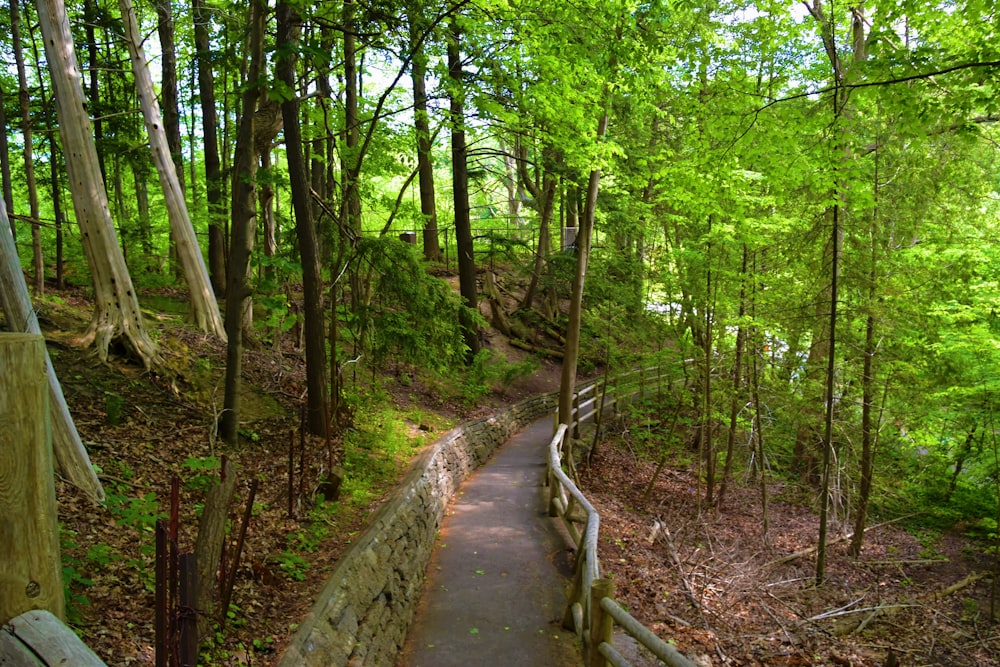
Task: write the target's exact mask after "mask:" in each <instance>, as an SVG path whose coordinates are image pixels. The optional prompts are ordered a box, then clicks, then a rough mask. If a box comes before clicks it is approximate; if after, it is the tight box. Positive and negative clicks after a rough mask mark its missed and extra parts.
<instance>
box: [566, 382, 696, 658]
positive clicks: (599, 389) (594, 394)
mask: <svg viewBox="0 0 1000 667" xmlns="http://www.w3.org/2000/svg"><path fill="white" fill-rule="evenodd" d="M672 381H673V380H672V378H670V377H669V375H668V373H667V371H665V370H664V369H663V367H660V366H654V367H649V368H643V369H638V370H635V371H631V372H629V373H626V374H623V375H619V376H616V377H615V378H612V379H608V380H598V381H595V382H592V383H589V384H587V385H584V386H583V387H581V388H579V389H578V391H577V392H576V395H575V396H574V399H573V409H572V411H571V415H570V420H569V423H568V424H558V426H557V428H556V431H555V435H554V436H553V438H552V440H551V442H550V443H549V452H548V476H547V484H548V487H549V516H553V517H556V516H558V517H560V518H561V519H562V521H563V524H564V525H565V527H566V530H567V532H568V533H569V535H570V537H571V538H572V540H573V542H574V543H575V544H576V563H575V566H574V575H573V583H572V587H571V589H570V595H569V602H568V604H567V607H566V612H565V615H564V617H563V627H565V628H566V629H567V630H574V631H575V632H576V634H577V637H579V639H580V641H581V642H582V645H583V654H584V661H585V664H586V665H587V666H588V667H605V665H607V664H611V665H614V667H631V663H629V662H628V660H627V659H626V658H625V657H624V656H622V655H621V654H620V653H619V652H618V651H617V650H615V648H614V646H613V645H612V636H613V634H614V626H615V625H616V624H617V625H619V626H620V627H621V628H622V629H624V630H625V631H626V632H627V633H628V634H629V635H631V636H632V637H633V638H634V639H635V640H636V641H638V642H639V643H640V644H642V645H643V646H644V647H646V648H647V649H649V651H650V652H652V653H653V655H655V656H656V657H657V658H659V659H660V660H662V661H663V662H664V663H665V664H667V665H669V666H670V667H695V665H694V663H693V662H691V661H690V660H688V658H686V657H685V656H684V655H682V654H681V653H680V652H678V651H677V649H675V648H674V647H673V646H671V645H670V644H668V643H667V642H665V641H664V640H662V639H660V638H659V637H657V636H656V635H655V634H654V633H653V632H652V631H651V630H649V629H648V628H646V627H645V626H644V625H642V624H641V623H639V621H637V620H636V619H635V618H633V617H632V616H631V615H630V614H629V613H628V612H627V611H625V609H624V608H622V606H621V605H620V604H618V603H617V602H616V601H615V599H614V582H613V581H612V580H610V579H602V578H601V566H600V562H599V560H598V556H597V538H598V532H599V530H600V520H601V517H600V515H599V514H598V513H597V510H595V509H594V506H593V505H592V504H591V503H590V501H589V500H587V498H586V496H584V495H583V493H582V492H581V491H580V489H578V488H577V486H576V484H575V483H574V482H573V480H572V479H570V477H569V475H567V474H566V472H565V471H564V470H563V456H564V454H566V453H567V452H569V451H570V448H568V447H566V444H567V441H568V440H570V439H571V438H578V437H579V436H580V426H581V425H582V424H584V423H585V422H588V421H590V422H592V423H594V425H595V428H597V429H599V428H600V425H601V420H602V418H603V417H604V415H605V414H607V413H608V412H609V411H611V410H612V409H613V408H615V407H617V406H621V405H624V404H627V403H630V402H632V401H635V400H636V399H637V398H639V399H643V398H645V397H646V396H647V395H648V394H650V393H651V392H653V391H655V392H657V393H658V394H659V393H660V392H662V391H663V389H664V388H665V386H669V385H670V384H671V383H672ZM557 419H558V417H557ZM566 463H567V464H568V465H573V464H572V461H571V460H569V461H567V462H566ZM580 526H582V531H581V529H580Z"/></svg>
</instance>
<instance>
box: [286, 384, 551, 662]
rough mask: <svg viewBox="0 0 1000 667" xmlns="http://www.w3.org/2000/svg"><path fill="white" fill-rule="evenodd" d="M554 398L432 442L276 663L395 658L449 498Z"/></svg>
mask: <svg viewBox="0 0 1000 667" xmlns="http://www.w3.org/2000/svg"><path fill="white" fill-rule="evenodd" d="M556 400H557V399H556V395H555V394H546V395H544V396H537V397H534V398H531V399H528V400H526V401H522V402H521V403H518V404H517V405H515V406H513V407H511V408H508V409H507V410H504V411H503V412H500V413H497V414H495V415H492V416H490V417H485V418H483V419H478V420H476V421H472V422H467V423H465V424H463V425H461V426H459V427H457V428H455V429H453V430H451V431H449V432H448V433H447V434H446V435H445V436H444V437H442V438H441V439H440V440H438V441H437V442H436V443H434V444H433V445H432V446H431V447H429V448H428V450H427V451H426V452H425V453H424V454H423V455H422V456H421V458H420V459H419V460H418V461H417V462H416V463H415V465H414V466H413V468H412V469H411V470H410V472H409V473H408V475H407V476H406V478H405V479H404V480H403V483H402V484H400V486H399V487H398V488H397V489H396V491H395V492H394V494H393V496H392V497H391V498H390V499H389V500H388V501H386V502H385V503H384V504H383V505H382V507H381V508H379V510H378V511H377V512H376V513H375V516H374V517H373V518H372V522H371V524H370V525H369V528H368V529H367V530H366V531H365V532H364V533H363V534H362V535H361V536H360V538H359V539H358V540H357V541H356V542H355V543H354V545H352V546H351V548H350V549H349V550H348V551H347V552H346V553H345V554H344V556H343V557H342V558H341V559H340V561H339V563H338V564H337V567H336V568H335V569H334V571H333V573H332V574H331V575H330V578H329V579H328V580H327V583H326V585H325V586H324V588H323V591H322V592H321V593H320V595H319V598H318V600H317V601H316V604H315V605H314V606H313V608H312V610H311V611H310V612H309V614H308V615H307V617H306V618H305V619H304V620H303V622H302V624H301V625H300V626H299V629H298V631H297V632H296V634H295V636H294V637H293V638H292V641H291V643H290V644H289V646H288V648H287V650H286V651H285V653H284V654H283V655H282V657H281V660H280V661H279V663H278V664H279V666H280V667H299V666H301V665H316V666H319V665H323V666H324V667H327V666H339V665H344V666H347V665H350V667H361V666H362V665H373V666H374V665H381V666H387V665H392V664H394V663H395V660H396V655H397V653H398V652H399V650H400V649H401V648H402V646H403V640H404V638H405V637H406V632H407V630H408V629H409V627H410V623H411V622H412V621H413V615H414V612H415V611H416V606H417V602H418V600H419V598H420V591H421V588H422V586H423V582H424V575H425V572H426V570H427V563H428V561H429V559H430V556H431V551H432V550H433V547H434V539H435V536H436V535H437V531H438V527H439V526H440V525H441V519H442V518H443V517H444V511H445V508H446V507H447V505H448V503H449V501H450V500H451V498H452V497H453V495H454V494H455V492H456V491H457V490H458V488H459V486H461V484H462V482H463V481H464V480H465V478H466V477H468V476H469V474H470V473H471V472H472V471H473V470H475V469H476V468H478V467H479V466H481V465H482V464H483V463H485V462H486V461H487V460H488V459H489V458H490V456H492V454H493V452H494V451H495V450H496V449H497V447H499V446H500V445H502V444H503V443H505V442H507V440H509V439H510V438H511V437H512V436H513V435H515V434H516V433H517V432H518V431H520V430H521V429H522V428H524V427H525V426H527V425H528V424H530V423H531V422H533V421H535V420H536V419H539V418H541V417H543V416H545V415H547V414H551V413H552V412H553V410H554V409H555V406H556Z"/></svg>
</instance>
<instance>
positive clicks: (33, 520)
mask: <svg viewBox="0 0 1000 667" xmlns="http://www.w3.org/2000/svg"><path fill="white" fill-rule="evenodd" d="M50 424H51V422H50V418H49V386H48V378H47V374H46V366H45V340H44V339H43V338H42V337H41V336H40V335H37V334H20V333H2V334H0V625H2V624H4V623H6V622H7V621H9V620H10V619H12V618H14V617H15V616H18V615H20V614H21V613H23V612H25V611H29V610H32V609H45V610H48V611H50V612H52V614H54V615H55V616H57V617H58V618H63V617H64V615H65V599H64V597H63V585H62V564H61V561H60V556H59V523H58V520H57V516H56V490H55V481H54V479H53V473H52V429H51V425H50Z"/></svg>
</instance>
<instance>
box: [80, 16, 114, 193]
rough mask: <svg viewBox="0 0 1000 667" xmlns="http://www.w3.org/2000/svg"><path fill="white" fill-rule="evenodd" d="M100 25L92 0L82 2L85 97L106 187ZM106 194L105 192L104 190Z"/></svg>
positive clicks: (102, 180) (102, 178) (98, 161)
mask: <svg viewBox="0 0 1000 667" xmlns="http://www.w3.org/2000/svg"><path fill="white" fill-rule="evenodd" d="M99 24H100V21H99V18H98V16H97V9H96V8H95V5H94V0H83V26H84V36H85V38H86V40H87V66H88V67H87V69H88V72H89V81H88V82H87V95H88V97H89V99H90V106H89V110H90V113H92V114H93V116H94V143H95V144H96V148H97V164H98V165H100V168H101V183H102V184H103V185H107V182H108V170H107V166H106V165H105V163H104V121H103V120H102V116H103V115H104V114H103V110H102V105H101V98H100V95H99V94H98V91H99V84H100V72H101V64H100V62H99V61H98V57H97V32H96V31H95V27H96V26H97V25H99ZM105 192H107V190H105Z"/></svg>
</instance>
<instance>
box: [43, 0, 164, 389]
mask: <svg viewBox="0 0 1000 667" xmlns="http://www.w3.org/2000/svg"><path fill="white" fill-rule="evenodd" d="M37 7H38V18H39V23H40V24H41V28H42V36H43V38H44V42H45V52H46V57H47V59H48V63H49V71H50V73H51V76H52V84H53V89H54V91H53V92H54V95H55V100H56V109H57V112H58V116H59V135H60V137H61V138H62V145H63V149H64V151H65V155H66V170H67V173H68V174H69V181H70V192H71V193H72V195H73V207H74V209H75V210H76V217H77V222H78V224H79V225H80V236H81V238H82V240H83V248H84V253H85V254H86V256H87V264H88V266H89V268H90V273H91V276H92V278H93V282H94V317H93V319H92V320H91V322H90V326H89V327H88V329H87V331H86V333H85V334H84V336H83V338H82V342H83V343H84V344H88V345H89V344H94V345H95V346H96V350H97V353H98V355H99V356H100V358H101V360H102V361H103V360H107V357H108V348H109V347H110V345H111V343H112V341H114V340H120V341H121V342H122V343H123V344H124V346H125V347H126V348H127V349H128V350H129V351H130V352H131V353H132V354H134V355H135V356H136V357H137V358H138V359H140V360H141V361H142V363H143V365H144V366H145V367H146V368H147V369H148V368H152V367H154V366H157V365H158V364H159V361H160V359H159V350H158V348H157V346H156V344H155V343H153V341H152V340H151V339H150V338H149V336H148V335H147V334H146V330H145V328H144V325H143V321H142V313H141V312H140V310H139V301H138V298H137V297H136V292H135V287H133V285H132V277H131V276H130V275H129V272H128V267H127V266H126V265H125V258H124V257H123V255H122V252H121V248H120V246H119V245H118V238H117V234H116V233H115V226H114V223H113V222H112V220H111V212H110V211H109V209H108V200H107V196H106V194H105V191H104V185H103V183H102V181H101V172H100V167H99V165H98V162H97V149H96V146H95V144H94V137H93V134H92V133H91V126H90V118H88V117H87V113H86V106H85V105H84V101H83V90H82V89H81V87H80V69H79V67H78V66H77V63H76V54H75V52H74V50H73V37H72V35H71V33H70V29H69V18H68V17H67V15H66V7H65V6H64V5H63V3H62V0H37Z"/></svg>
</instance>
